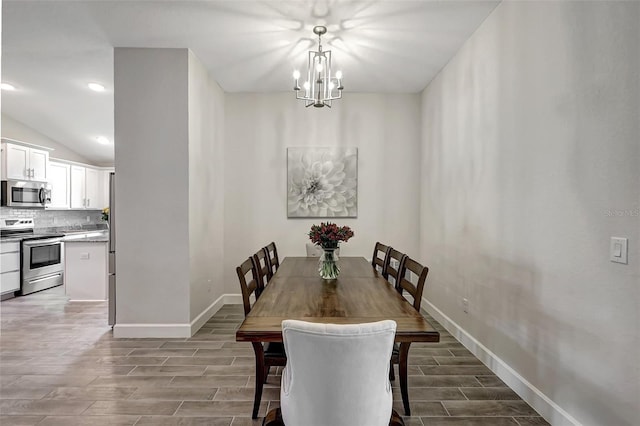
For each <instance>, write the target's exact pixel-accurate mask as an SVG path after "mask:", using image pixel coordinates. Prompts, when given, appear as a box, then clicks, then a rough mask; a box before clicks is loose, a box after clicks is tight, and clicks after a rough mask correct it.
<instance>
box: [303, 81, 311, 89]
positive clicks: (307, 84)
mask: <svg viewBox="0 0 640 426" xmlns="http://www.w3.org/2000/svg"><path fill="white" fill-rule="evenodd" d="M302 87H304V90H309V87H311V85H310V84H309V82H308V81H305V82H304V84H303V85H302Z"/></svg>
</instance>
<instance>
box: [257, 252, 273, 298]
mask: <svg viewBox="0 0 640 426" xmlns="http://www.w3.org/2000/svg"><path fill="white" fill-rule="evenodd" d="M253 262H254V265H255V268H256V272H257V274H258V275H257V280H258V295H260V293H262V290H264V288H265V287H266V286H267V284H268V283H269V280H270V279H271V277H272V276H273V274H272V273H271V270H270V268H269V260H268V259H267V253H266V252H265V250H264V248H261V249H260V250H258V251H257V252H256V254H254V255H253Z"/></svg>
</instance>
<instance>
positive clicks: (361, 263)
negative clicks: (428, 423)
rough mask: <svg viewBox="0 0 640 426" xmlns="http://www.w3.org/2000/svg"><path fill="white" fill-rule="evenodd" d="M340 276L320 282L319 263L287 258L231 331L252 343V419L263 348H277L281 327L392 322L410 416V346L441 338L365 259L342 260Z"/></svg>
mask: <svg viewBox="0 0 640 426" xmlns="http://www.w3.org/2000/svg"><path fill="white" fill-rule="evenodd" d="M339 266H340V274H339V276H338V278H336V279H334V280H325V279H322V278H321V277H320V275H319V273H318V258H311V257H286V258H285V259H284V260H283V261H282V263H281V264H280V267H279V268H278V270H277V271H276V272H275V274H274V275H273V277H272V278H271V280H269V282H268V284H267V285H266V286H265V288H264V290H263V291H262V292H261V293H260V296H259V297H258V299H257V300H256V301H255V303H254V305H253V306H252V308H251V311H250V312H249V313H248V314H247V315H246V316H245V319H244V321H243V322H242V324H241V325H240V328H238V330H237V331H236V341H238V342H251V343H252V346H253V349H254V352H255V361H256V385H255V397H254V404H253V413H252V418H254V419H255V418H257V416H258V409H259V407H260V400H261V398H262V388H263V380H261V379H260V378H262V377H265V375H264V373H265V364H264V347H263V343H265V342H282V321H283V320H286V319H296V320H302V321H309V322H317V323H331V324H359V323H367V322H375V321H381V320H387V319H390V320H393V321H395V322H396V325H397V326H396V337H395V341H396V343H398V344H399V369H398V372H399V379H400V391H401V393H402V403H403V406H404V411H405V414H406V415H407V416H409V415H411V408H410V405H409V393H408V389H407V360H408V355H409V347H410V345H411V343H413V342H438V341H439V340H440V334H439V333H438V331H437V330H435V329H434V328H433V327H432V326H431V324H429V323H428V322H427V321H426V319H425V318H424V317H423V316H422V315H421V314H420V313H419V312H418V311H416V310H415V309H414V308H413V306H412V305H411V304H410V303H409V302H408V301H407V300H406V299H405V298H404V297H403V296H402V295H401V294H400V293H399V292H398V291H396V289H395V287H394V286H393V285H392V284H391V283H389V282H388V281H387V280H386V279H384V278H383V277H382V274H381V273H380V272H379V271H378V270H377V269H374V268H373V267H372V265H371V263H370V262H368V261H367V260H366V259H365V258H364V257H341V258H340V260H339Z"/></svg>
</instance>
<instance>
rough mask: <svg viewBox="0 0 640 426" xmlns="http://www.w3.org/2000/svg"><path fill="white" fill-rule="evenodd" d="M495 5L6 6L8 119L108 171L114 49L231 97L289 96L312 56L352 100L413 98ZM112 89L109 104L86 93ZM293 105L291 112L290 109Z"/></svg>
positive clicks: (320, 0) (96, 1)
mask: <svg viewBox="0 0 640 426" xmlns="http://www.w3.org/2000/svg"><path fill="white" fill-rule="evenodd" d="M498 3H499V2H498V1H427V0H420V1H410V0H406V1H405V0H382V1H376V0H363V1H350V0H313V1H311V0H296V1H279V0H264V1H254V0H224V1H223V0H210V1H203V0H199V1H188V0H174V1H167V0H164V1H132V0H122V1H116V0H111V1H100V0H84V1H59V0H42V1H32V0H4V2H3V6H2V81H3V82H7V83H10V84H12V85H14V86H15V87H16V88H17V90H16V91H11V92H9V91H3V92H2V112H3V113H4V114H7V115H8V116H10V117H12V118H14V119H15V120H18V121H20V122H22V123H24V124H26V125H27V126H29V127H31V128H33V129H35V130H37V131H39V132H40V133H42V134H44V135H46V136H48V137H50V138H51V139H54V140H56V141H57V142H59V143H62V144H64V145H66V146H68V147H69V148H70V149H72V150H74V151H76V152H77V153H78V154H80V155H82V156H84V157H85V158H88V159H90V160H91V161H94V162H95V163H96V164H105V163H109V162H111V161H113V144H112V143H111V144H109V145H101V144H98V143H97V142H96V141H95V137H96V136H99V135H104V136H106V137H107V138H108V139H109V140H110V141H113V48H114V47H173V48H189V49H191V50H192V51H193V52H194V53H195V55H196V56H197V57H198V58H199V59H200V60H201V61H202V63H203V64H204V65H205V66H206V67H207V69H208V70H209V71H210V73H211V75H212V77H213V78H214V79H215V80H216V81H217V82H218V83H219V84H220V86H221V87H222V88H223V89H224V90H225V91H226V92H276V91H287V90H291V87H292V78H291V74H292V71H293V70H294V69H304V66H305V64H306V51H307V50H309V49H310V48H312V47H313V48H315V47H316V46H317V38H316V36H315V35H314V34H313V33H312V28H313V26H315V25H325V26H327V28H328V34H327V35H326V36H325V37H323V45H324V47H325V49H331V50H332V53H333V56H334V59H333V60H334V69H337V68H336V67H339V68H340V69H341V70H342V71H343V74H344V85H345V92H344V96H348V94H349V92H400V93H415V92H419V91H421V90H422V89H424V88H425V86H426V85H427V84H428V83H429V81H431V79H432V78H433V77H434V76H435V75H436V74H437V73H438V71H440V70H441V69H442V67H443V66H444V65H445V64H446V63H447V62H448V61H449V60H450V59H451V58H452V57H453V55H454V54H455V53H456V52H457V51H458V49H459V48H460V46H461V45H462V44H463V43H464V41H465V40H467V38H468V37H469V36H470V35H471V34H472V33H473V32H474V31H475V29H476V28H477V27H478V26H479V25H480V24H481V23H482V21H483V20H484V19H485V18H486V17H487V16H488V15H489V14H490V13H491V11H492V10H493V9H494V8H495V6H496V5H497V4H498ZM89 82H97V83H100V84H102V85H104V86H105V87H106V90H105V91H104V92H102V93H96V92H92V91H91V90H88V88H87V83H89ZM293 97H294V96H293V94H292V102H294V100H293Z"/></svg>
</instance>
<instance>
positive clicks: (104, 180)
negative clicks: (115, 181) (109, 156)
mask: <svg viewBox="0 0 640 426" xmlns="http://www.w3.org/2000/svg"><path fill="white" fill-rule="evenodd" d="M111 172H113V169H107V170H101V171H100V175H101V176H100V180H101V181H100V189H101V192H102V194H101V195H102V208H105V207H109V205H110V202H111V201H110V200H109V195H110V194H109V173H111Z"/></svg>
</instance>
